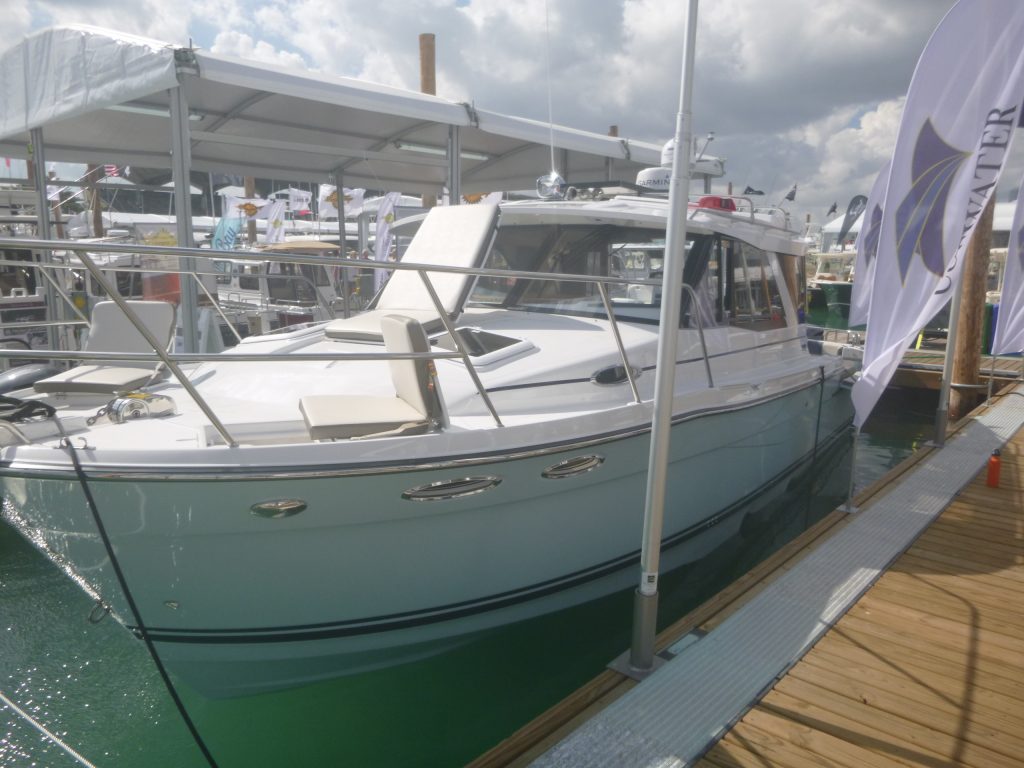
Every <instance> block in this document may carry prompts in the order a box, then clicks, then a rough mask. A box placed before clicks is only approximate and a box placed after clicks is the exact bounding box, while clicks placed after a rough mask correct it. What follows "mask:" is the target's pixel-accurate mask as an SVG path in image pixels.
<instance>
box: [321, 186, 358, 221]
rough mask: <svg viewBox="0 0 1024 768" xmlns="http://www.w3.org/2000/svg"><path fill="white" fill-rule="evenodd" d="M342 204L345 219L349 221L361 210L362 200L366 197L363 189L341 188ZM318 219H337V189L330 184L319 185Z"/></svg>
mask: <svg viewBox="0 0 1024 768" xmlns="http://www.w3.org/2000/svg"><path fill="white" fill-rule="evenodd" d="M342 195H343V197H342V200H341V202H342V204H343V206H344V208H345V218H346V219H350V218H352V217H353V216H358V215H359V214H360V213H362V210H363V198H364V197H365V196H366V190H365V189H349V188H348V187H343V188H342ZM318 201H319V203H320V218H321V219H326V218H335V219H336V218H338V202H339V201H338V188H337V187H335V186H332V185H330V184H321V185H320V195H319V198H318Z"/></svg>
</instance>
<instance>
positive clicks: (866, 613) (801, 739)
mask: <svg viewBox="0 0 1024 768" xmlns="http://www.w3.org/2000/svg"><path fill="white" fill-rule="evenodd" d="M1018 362H1019V361H1018ZM1004 397H1021V395H1020V394H1006V395H1004ZM984 410H985V409H984V408H982V409H979V411H984ZM976 413H977V412H976ZM975 415H976V414H972V416H971V417H968V418H967V419H965V420H963V421H962V422H961V423H960V424H959V425H958V428H961V427H962V426H963V425H964V424H966V423H968V422H969V421H970V420H971V418H972V417H973V416H975ZM932 452H933V449H925V450H923V451H919V452H918V453H916V454H915V455H914V456H913V457H911V459H909V460H908V461H906V462H904V463H903V464H901V465H900V466H899V467H897V468H895V469H894V470H893V471H892V472H891V473H889V474H888V475H886V477H884V478H882V479H881V480H880V481H879V482H877V483H875V484H874V485H873V486H871V487H870V488H867V489H865V490H864V491H862V492H861V493H860V494H858V496H857V499H856V500H855V501H856V504H857V506H858V507H859V508H861V509H864V508H868V507H870V506H871V505H873V504H874V503H875V502H876V501H877V500H879V499H882V498H884V497H885V496H886V494H887V493H888V491H889V489H890V487H891V486H892V485H893V484H894V483H895V482H897V481H898V480H899V479H900V478H901V477H902V476H904V475H905V474H907V473H908V472H910V471H911V470H913V469H914V467H915V466H916V465H918V464H919V463H920V462H922V461H925V460H926V459H927V457H928V456H929V454H931V453H932ZM1002 460H1003V466H1002V473H1001V474H1002V477H1001V484H1000V487H999V488H995V489H993V488H988V487H986V486H985V484H984V471H983V472H982V473H980V474H979V475H978V476H976V477H975V478H974V479H973V481H971V482H970V483H969V484H968V485H967V486H965V487H964V488H963V489H962V490H961V492H960V493H959V494H958V495H957V496H956V498H955V499H954V500H953V501H952V502H951V503H949V504H948V506H947V507H946V508H945V510H944V511H943V512H942V513H941V515H940V516H939V517H937V519H935V520H934V522H933V523H932V524H931V525H930V526H929V527H928V528H927V529H926V530H925V531H924V533H923V534H922V535H921V536H920V537H919V538H918V539H917V540H916V541H914V542H913V543H912V544H911V545H910V546H909V547H908V548H906V549H905V551H903V553H902V554H901V555H900V556H899V557H898V559H896V560H895V561H894V562H893V563H892V565H891V566H890V567H889V568H888V569H886V570H885V571H884V573H882V574H881V576H880V578H878V579H877V581H875V582H874V583H873V585H872V586H870V588H868V589H867V591H866V592H864V593H863V594H862V595H861V596H860V598H859V599H858V600H857V601H856V603H854V604H853V606H852V607H851V608H849V610H847V611H846V612H845V614H844V615H842V617H841V618H839V619H838V621H836V622H835V623H834V625H833V626H831V629H828V630H827V631H826V632H825V633H824V635H823V636H822V637H821V638H820V640H818V641H817V642H816V644H814V646H813V647H812V648H811V649H810V650H809V651H808V652H806V654H804V655H803V656H802V658H801V659H800V660H799V661H797V662H796V663H795V664H794V665H793V666H792V667H791V668H790V669H789V671H788V673H787V674H785V675H784V676H782V677H781V678H780V679H779V680H778V681H777V682H775V683H774V685H772V686H770V687H769V688H768V689H767V690H766V692H763V693H764V695H763V696H762V697H760V698H759V699H756V698H755V700H753V701H752V702H750V703H749V709H747V708H744V709H745V714H744V712H743V711H741V712H739V713H737V718H738V719H737V720H736V721H735V722H734V723H733V724H732V727H731V728H729V729H728V730H727V731H725V732H724V733H723V734H721V735H720V738H719V739H718V740H717V741H716V742H715V743H714V744H713V746H710V749H708V750H707V751H706V752H705V753H703V755H702V756H701V757H700V759H699V761H698V762H696V764H697V765H700V766H703V767H704V768H745V767H747V766H750V767H751V768H754V767H755V766H756V767H757V768H765V767H766V766H793V768H804V766H822V765H835V766H850V767H851V768H852V767H853V766H857V767H858V768H860V766H868V767H869V768H874V767H879V768H880V767H881V766H907V765H921V766H928V767H929V768H937V767H938V766H952V765H965V766H977V767H978V768H981V767H982V766H986V767H987V766H1011V765H1012V766H1020V765H1022V764H1024V727H1022V726H1024V503H1022V501H1024V431H1018V432H1017V433H1016V435H1015V436H1014V437H1013V438H1012V439H1011V440H1010V441H1009V443H1007V444H1006V446H1005V447H1004V449H1003V459H1002ZM855 519H856V515H853V516H850V515H846V514H845V513H843V512H840V511H837V512H834V513H833V514H832V515H831V516H829V517H828V518H826V519H825V520H823V521H821V523H819V524H818V525H817V526H815V527H814V528H813V529H811V530H809V531H808V532H807V533H806V534H805V535H804V536H803V537H801V538H800V539H798V540H796V541H794V542H792V543H791V544H790V545H789V546H787V547H786V548H784V549H783V550H780V551H779V552H777V553H776V554H775V555H774V556H772V557H771V558H770V559H769V560H767V561H766V562H765V563H763V564H762V565H761V566H759V567H758V568H757V569H756V570H755V571H753V572H751V573H749V574H747V575H746V576H744V577H743V578H742V579H740V580H739V581H737V582H736V583H734V584H733V585H731V586H730V587H729V588H728V589H726V590H725V591H723V592H722V593H720V594H719V595H716V596H715V597H714V598H712V599H711V600H709V601H708V602H707V603H705V604H704V605H702V606H700V607H699V608H697V609H696V610H695V611H693V612H692V613H691V614H689V615H688V616H685V617H683V618H682V619H681V620H680V621H679V622H677V623H676V624H675V625H673V626H672V627H670V628H668V629H666V630H665V631H664V632H662V633H661V634H660V635H659V638H658V644H657V648H658V650H659V652H660V651H663V650H664V649H667V648H669V647H671V646H673V644H675V643H677V641H678V640H679V639H680V638H682V637H685V636H688V635H689V636H691V637H704V636H706V633H708V632H711V631H713V630H714V629H715V628H716V627H717V626H720V625H721V624H722V623H723V622H725V621H727V620H728V619H729V618H730V617H731V616H733V615H734V614H735V613H736V612H737V611H739V610H741V609H742V608H743V606H744V605H746V604H748V603H749V602H751V601H753V600H755V599H756V598H757V596H758V595H759V594H760V593H761V592H763V591H764V590H766V589H768V588H769V586H770V585H771V584H773V583H774V582H775V581H776V580H778V579H780V578H783V577H784V576H785V575H786V574H787V573H788V572H789V571H790V570H791V569H794V568H796V567H797V566H798V565H799V564H800V563H801V561H802V560H804V558H807V557H808V556H809V555H810V554H811V553H813V552H814V551H815V550H816V549H817V548H818V546H819V545H821V544H822V543H823V542H827V541H828V540H829V539H830V538H831V537H832V536H833V535H835V534H837V533H838V532H839V531H841V530H842V529H843V528H844V527H846V526H847V525H848V524H849V523H850V521H852V520H855ZM655 676H657V673H656V675H655ZM636 686H637V683H636V682H635V681H633V680H631V679H629V678H627V677H624V676H622V675H620V674H618V673H616V672H613V671H611V670H606V671H604V672H602V673H601V674H600V675H599V676H598V677H597V678H595V680H593V681H592V682H591V683H590V684H588V685H587V686H585V687H584V688H582V689H580V690H579V691H577V692H576V693H574V694H573V695H571V696H570V697H568V698H567V699H566V700H564V701H563V702H561V703H560V704H559V705H557V706H556V707H553V708H552V709H551V710H549V711H548V712H546V713H544V714H542V715H541V716H540V717H538V718H537V719H536V720H534V721H533V722H531V723H529V724H528V725H526V726H525V727H524V728H523V729H521V730H520V731H519V732H517V733H516V734H513V735H512V736H511V737H509V738H508V739H506V740H505V741H504V742H502V743H501V744H499V745H497V746H496V747H495V748H494V749H492V750H491V751H490V752H488V753H486V754H485V755H482V756H481V757H480V758H478V759H477V760H475V761H474V762H473V763H471V766H474V767H475V768H484V767H485V766H487V767H491V766H524V765H529V764H530V763H531V762H533V761H534V760H535V759H537V758H538V757H540V756H541V755H544V754H545V753H547V752H548V750H549V749H551V748H552V747H553V746H554V745H556V744H558V743H559V742H561V741H562V740H563V739H564V738H566V737H567V736H569V735H570V734H572V733H573V732H574V731H576V730H577V729H578V728H580V727H581V726H582V725H584V724H586V723H588V721H590V720H591V719H592V718H594V717H595V716H597V715H598V714H599V713H601V712H602V711H603V710H605V708H607V707H609V706H611V705H612V704H613V703H614V702H616V701H617V700H619V699H620V698H622V697H623V696H626V694H628V693H629V692H630V691H632V690H633V689H634V688H635V687H636ZM681 695H683V694H681ZM740 715H742V716H740ZM548 762H549V763H552V764H562V763H559V762H558V761H557V760H555V761H551V760H549V761H548ZM565 764H567V765H568V764H570V763H568V762H567V763H565ZM665 765H679V766H681V765H683V763H682V762H678V761H677V762H667V763H665Z"/></svg>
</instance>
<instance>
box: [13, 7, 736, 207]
mask: <svg viewBox="0 0 1024 768" xmlns="http://www.w3.org/2000/svg"><path fill="white" fill-rule="evenodd" d="M0 93H2V94H3V103H4V105H5V109H4V112H3V113H2V114H0V154H3V155H9V156H11V157H25V156H26V147H27V146H28V144H29V142H30V141H31V136H30V132H31V130H32V129H33V128H42V129H43V130H44V133H45V141H46V159H47V160H48V161H51V162H52V161H68V162H98V163H117V164H122V165H134V166H140V167H148V168H166V167H169V164H170V159H169V153H170V149H171V146H172V141H173V139H174V137H173V135H172V134H173V131H174V130H175V128H174V120H172V119H171V117H172V114H171V113H172V112H174V111H175V110H176V107H178V106H180V107H181V111H182V112H183V113H184V115H187V116H188V119H187V121H182V122H183V124H182V125H181V126H180V127H179V130H180V131H181V132H182V133H183V134H184V135H185V136H187V140H188V144H189V154H190V161H191V162H190V167H191V169H192V170H196V171H213V172H229V173H234V174H244V175H249V176H257V177H261V178H279V179H289V180H293V181H305V182H324V181H327V180H328V176H333V175H341V176H342V177H343V179H344V184H345V185H346V186H351V187H367V188H370V189H393V190H401V191H403V192H411V193H423V192H427V193H440V191H441V187H442V186H447V187H449V189H452V187H456V189H452V192H459V193H461V194H466V193H472V192H489V191H494V190H505V189H513V188H524V187H529V188H532V187H533V185H534V182H535V180H536V178H537V177H538V176H540V175H543V174H544V173H546V172H547V171H549V170H551V169H550V168H549V166H550V164H551V163H550V148H549V139H550V134H551V131H550V129H549V126H548V125H547V124H546V123H541V122H537V121H533V120H526V119H522V118H516V117H509V116H506V115H501V114H497V113H494V112H489V111H487V110H484V109H479V108H476V107H474V106H473V105H471V104H461V103H456V102H453V101H449V100H447V99H443V98H440V97H436V96H429V95H425V94H420V93H415V92H410V91H403V90H399V89H396V88H390V87H387V86H383V85H377V84H372V83H366V82H362V81H358V80H353V79H349V78H343V77H335V76H332V75H328V74H324V73H313V72H307V71H298V70H284V69H281V68H279V67H274V66H271V65H269V64H265V63H261V62H254V61H243V60H240V59H235V58H232V57H228V56H222V55H218V54H213V53H210V52H208V51H203V50H200V49H194V48H180V47H174V46H171V45H169V44H166V43H163V42H160V41H156V40H149V39H145V38H139V37H134V36H130V35H125V34H121V33H117V32H111V31H108V30H101V29H96V28H90V27H82V26H74V27H55V28H51V29H47V30H43V31H41V32H38V33H36V34H34V35H32V36H29V37H27V38H25V39H24V40H23V41H22V42H21V43H20V44H19V45H16V46H14V47H13V48H11V49H9V50H8V51H6V52H5V53H4V54H2V55H0ZM182 116H183V115H182ZM553 133H554V144H555V147H556V149H557V152H558V153H559V154H560V157H559V156H557V155H556V164H557V165H558V171H559V172H560V173H561V175H562V176H563V177H564V178H566V179H567V180H568V181H569V183H573V181H574V180H584V181H585V180H595V179H604V178H607V177H608V176H609V174H610V176H611V177H612V178H621V179H632V178H633V177H634V176H635V174H636V172H637V170H639V169H640V168H643V167H648V166H653V165H659V163H660V150H661V148H660V146H657V145H654V144H650V143H644V142H638V141H634V140H631V139H625V138H618V137H611V136H603V135H599V134H594V133H589V132H585V131H578V130H574V129H571V128H565V127H560V126H555V128H554V131H553ZM454 149H457V150H458V152H457V154H456V152H455V151H453V150H454ZM716 163H717V167H716ZM701 164H702V166H703V168H705V169H706V171H707V172H708V173H711V175H721V173H722V171H721V162H720V161H716V160H715V158H704V159H702V161H701Z"/></svg>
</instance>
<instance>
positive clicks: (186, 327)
mask: <svg viewBox="0 0 1024 768" xmlns="http://www.w3.org/2000/svg"><path fill="white" fill-rule="evenodd" d="M179 77H183V75H179ZM170 96H171V105H170V106H171V177H172V178H173V179H174V212H175V225H176V227H177V236H178V245H180V246H182V247H184V248H192V247H194V245H195V241H194V239H193V237H192V198H191V196H190V187H191V183H190V179H189V170H190V169H191V167H192V144H191V140H190V138H189V127H188V102H187V101H186V100H185V90H184V88H183V87H182V86H181V85H178V86H177V87H176V88H171V89H170ZM179 266H180V269H181V271H182V272H195V271H196V262H195V259H194V258H193V257H191V256H183V257H181V259H180V261H179ZM178 283H179V290H180V292H181V303H180V304H179V306H178V310H179V312H180V313H181V334H182V345H183V347H184V350H185V351H186V352H196V351H198V350H199V326H198V320H199V318H198V315H199V311H198V310H199V294H198V291H197V289H196V286H195V284H194V283H193V282H192V281H191V280H184V279H179V281H178Z"/></svg>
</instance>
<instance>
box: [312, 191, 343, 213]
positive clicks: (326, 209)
mask: <svg viewBox="0 0 1024 768" xmlns="http://www.w3.org/2000/svg"><path fill="white" fill-rule="evenodd" d="M316 201H317V215H318V216H319V217H320V218H321V219H336V218H338V188H337V187H336V186H334V185H333V184H321V185H320V189H319V193H318V194H317V198H316Z"/></svg>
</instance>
